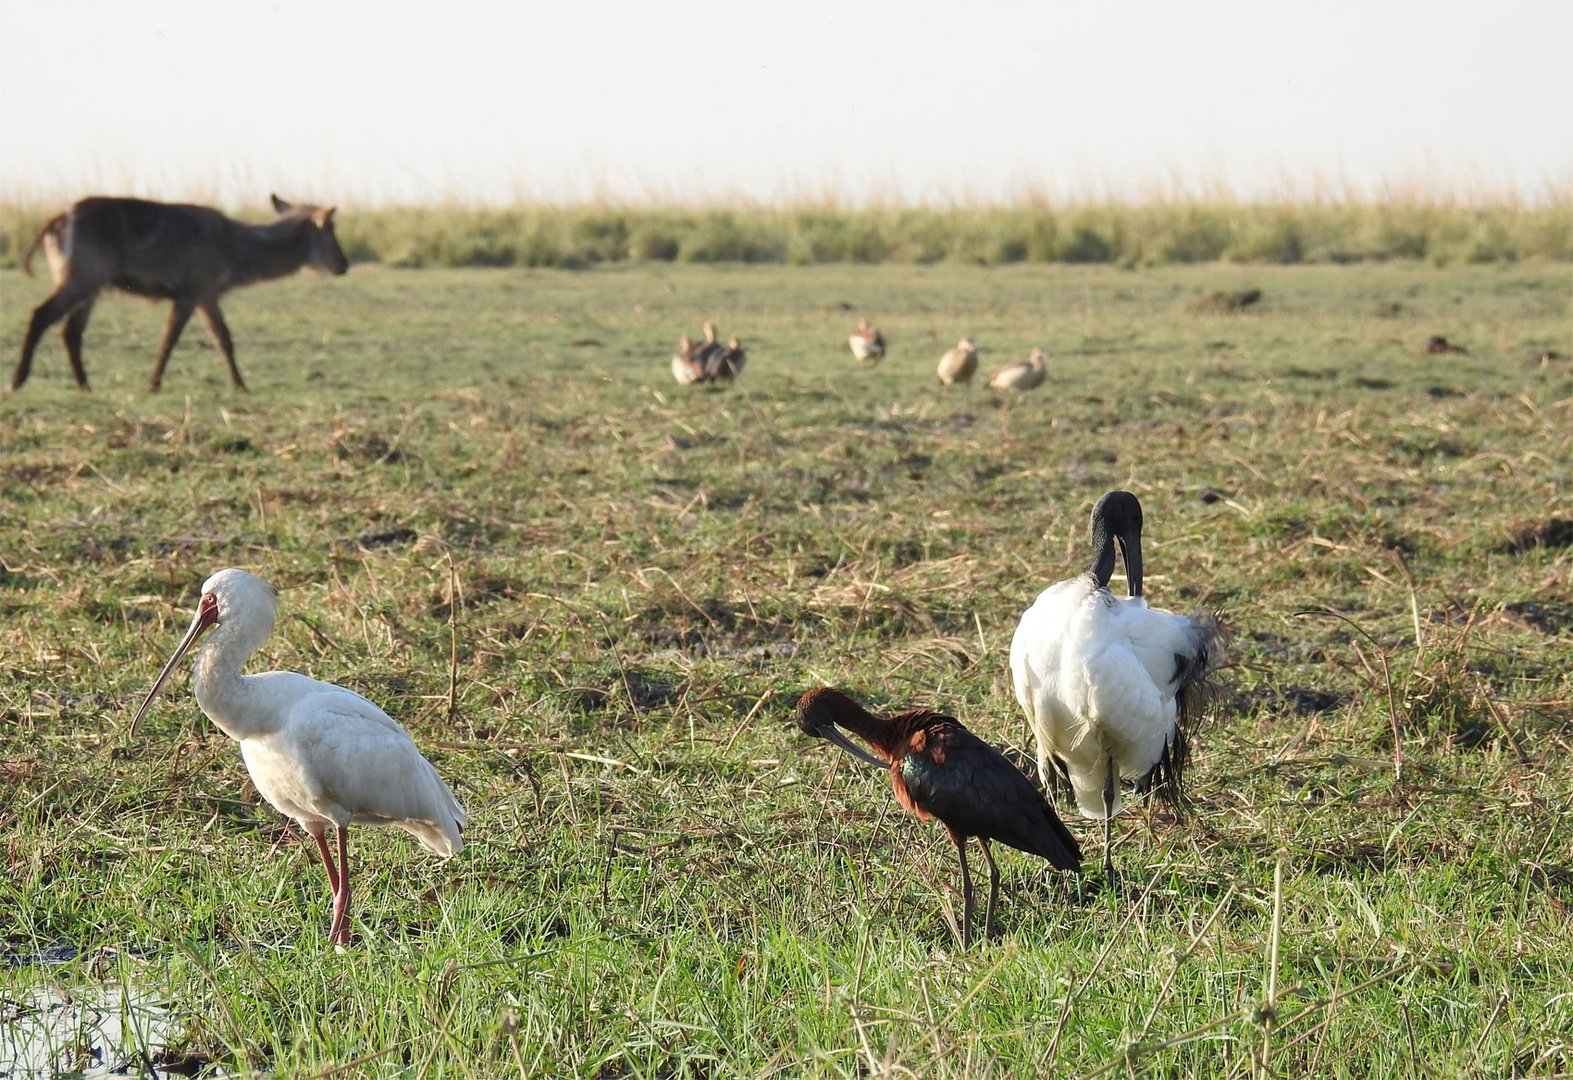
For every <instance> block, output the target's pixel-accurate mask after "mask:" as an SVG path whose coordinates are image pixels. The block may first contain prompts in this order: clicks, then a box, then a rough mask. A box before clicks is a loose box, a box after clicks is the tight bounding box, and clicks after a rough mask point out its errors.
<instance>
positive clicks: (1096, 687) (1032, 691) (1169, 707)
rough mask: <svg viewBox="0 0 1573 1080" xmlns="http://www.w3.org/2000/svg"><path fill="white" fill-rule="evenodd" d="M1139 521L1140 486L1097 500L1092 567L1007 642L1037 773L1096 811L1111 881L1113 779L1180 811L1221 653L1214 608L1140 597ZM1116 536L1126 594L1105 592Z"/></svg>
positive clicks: (1057, 588) (1116, 804) (1047, 596)
mask: <svg viewBox="0 0 1573 1080" xmlns="http://www.w3.org/2000/svg"><path fill="white" fill-rule="evenodd" d="M1141 531H1142V508H1141V503H1140V502H1138V501H1137V499H1136V496H1134V495H1132V494H1130V493H1129V492H1126V491H1111V492H1109V493H1108V494H1107V495H1104V496H1103V497H1102V498H1101V499H1099V500H1098V502H1097V504H1096V505H1095V506H1094V507H1093V508H1092V556H1093V558H1092V566H1091V567H1090V568H1089V569H1088V570H1087V571H1086V572H1085V573H1083V574H1079V575H1077V576H1076V577H1073V578H1068V579H1066V580H1065V581H1061V582H1058V583H1057V584H1054V585H1050V586H1049V587H1048V588H1047V589H1045V590H1044V591H1043V592H1042V593H1040V594H1039V595H1038V599H1037V600H1036V601H1035V602H1034V603H1033V605H1032V606H1031V607H1030V608H1028V609H1027V611H1026V613H1025V614H1023V615H1022V617H1021V623H1020V624H1019V625H1018V626H1017V627H1016V634H1015V637H1014V638H1013V639H1012V640H1011V644H1010V671H1011V677H1012V679H1013V681H1014V683H1015V689H1016V700H1017V701H1018V702H1019V703H1020V704H1021V707H1022V710H1023V711H1024V712H1026V714H1027V719H1028V721H1029V722H1030V723H1031V725H1032V729H1033V731H1034V732H1035V733H1036V734H1037V737H1038V775H1039V776H1040V777H1041V779H1042V780H1043V783H1044V786H1045V787H1046V788H1051V787H1063V786H1065V785H1066V784H1069V786H1070V788H1071V790H1072V792H1073V793H1074V795H1075V799H1076V806H1077V807H1078V808H1079V809H1080V810H1081V812H1082V814H1083V815H1084V816H1086V817H1090V818H1101V819H1102V820H1103V844H1104V848H1103V869H1104V874H1105V877H1106V878H1107V880H1108V881H1109V882H1110V883H1111V884H1112V883H1113V880H1114V855H1113V841H1112V821H1113V818H1114V815H1115V814H1116V813H1118V812H1119V810H1120V806H1121V801H1120V781H1121V780H1128V781H1133V782H1135V784H1136V786H1137V789H1138V790H1139V791H1146V790H1148V789H1150V788H1152V787H1153V786H1154V785H1156V786H1157V787H1158V791H1159V793H1160V794H1161V795H1163V796H1164V797H1165V799H1166V800H1167V801H1168V802H1169V803H1170V805H1171V806H1174V807H1175V808H1176V809H1178V807H1179V805H1180V803H1181V800H1182V799H1183V796H1184V793H1183V790H1182V787H1181V784H1182V781H1183V779H1184V772H1185V766H1186V762H1187V760H1188V758H1189V751H1190V735H1191V732H1192V729H1193V727H1194V725H1195V723H1196V722H1197V720H1198V719H1199V718H1200V715H1201V713H1202V711H1203V709H1204V708H1205V707H1206V705H1207V703H1208V701H1209V700H1210V699H1211V697H1212V695H1213V693H1214V689H1215V688H1214V685H1213V682H1212V679H1213V676H1214V674H1215V672H1216V670H1217V668H1218V666H1219V664H1220V663H1221V661H1222V658H1223V652H1224V638H1223V634H1222V632H1221V630H1220V629H1219V626H1218V617H1217V616H1216V615H1215V614H1213V613H1211V612H1198V613H1197V614H1194V615H1176V614H1174V613H1173V612H1169V611H1160V610H1158V609H1157V608H1149V607H1148V606H1147V600H1146V598H1145V597H1143V596H1142V555H1141ZM1116 543H1118V544H1119V546H1120V551H1121V553H1122V554H1123V555H1124V557H1125V579H1126V582H1127V584H1128V586H1129V588H1130V596H1129V597H1128V598H1121V597H1116V596H1115V595H1114V594H1113V593H1111V592H1110V591H1109V578H1110V577H1111V576H1112V575H1113V573H1114V548H1115V544H1116Z"/></svg>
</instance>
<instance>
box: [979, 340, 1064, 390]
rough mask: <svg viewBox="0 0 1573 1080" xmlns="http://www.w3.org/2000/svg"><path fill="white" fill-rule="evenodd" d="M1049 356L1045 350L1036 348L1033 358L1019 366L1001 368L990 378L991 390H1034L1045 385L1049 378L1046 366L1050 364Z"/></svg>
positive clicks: (1011, 365)
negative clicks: (1044, 382) (1045, 380)
mask: <svg viewBox="0 0 1573 1080" xmlns="http://www.w3.org/2000/svg"><path fill="white" fill-rule="evenodd" d="M1048 359H1049V354H1048V353H1047V352H1045V351H1043V349H1041V348H1038V347H1034V348H1033V350H1032V356H1031V357H1030V358H1028V359H1026V360H1023V361H1022V362H1021V363H1019V364H1010V365H1008V366H1006V367H1002V368H1000V369H999V370H998V371H996V372H995V373H994V374H992V375H990V376H989V389H991V390H1034V389H1036V388H1037V387H1040V386H1042V385H1043V381H1044V379H1046V378H1047V377H1048V371H1047V370H1046V369H1045V368H1044V365H1045V364H1046V363H1047V362H1048Z"/></svg>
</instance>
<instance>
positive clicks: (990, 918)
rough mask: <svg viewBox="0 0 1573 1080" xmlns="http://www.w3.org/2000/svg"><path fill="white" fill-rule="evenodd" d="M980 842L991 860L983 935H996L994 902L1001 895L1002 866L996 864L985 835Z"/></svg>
mask: <svg viewBox="0 0 1573 1080" xmlns="http://www.w3.org/2000/svg"><path fill="white" fill-rule="evenodd" d="M978 843H980V844H982V845H983V857H984V858H985V859H987V860H988V861H989V906H988V907H986V908H984V909H983V936H984V937H993V936H994V904H995V902H996V901H997V900H998V899H999V895H1000V868H999V867H998V866H995V865H994V853H993V852H991V851H990V850H989V842H988V840H987V839H985V838H984V837H981V836H980V837H978Z"/></svg>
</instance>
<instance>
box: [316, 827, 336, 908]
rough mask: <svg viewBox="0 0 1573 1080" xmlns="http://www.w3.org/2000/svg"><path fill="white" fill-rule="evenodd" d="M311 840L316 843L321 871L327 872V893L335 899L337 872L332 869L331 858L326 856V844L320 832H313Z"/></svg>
mask: <svg viewBox="0 0 1573 1080" xmlns="http://www.w3.org/2000/svg"><path fill="white" fill-rule="evenodd" d="M311 838H312V839H313V840H315V841H316V842H317V853H318V854H319V855H321V856H322V866H323V869H325V870H327V872H328V891H329V892H331V893H332V894H333V895H334V896H335V897H337V896H338V895H339V872H338V871H337V870H335V869H334V868H333V856H332V855H330V854H328V842H327V841H326V840H324V839H323V838H322V833H321V832H314V833H312V834H311Z"/></svg>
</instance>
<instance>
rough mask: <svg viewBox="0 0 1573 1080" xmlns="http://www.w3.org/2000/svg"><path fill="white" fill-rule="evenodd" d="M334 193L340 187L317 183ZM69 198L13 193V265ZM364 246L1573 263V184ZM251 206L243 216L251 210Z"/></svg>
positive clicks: (552, 254) (503, 261) (960, 211)
mask: <svg viewBox="0 0 1573 1080" xmlns="http://www.w3.org/2000/svg"><path fill="white" fill-rule="evenodd" d="M312 194H313V197H314V198H319V199H322V200H324V201H325V202H326V201H331V193H312ZM60 208H61V207H60V206H58V205H54V204H43V203H39V202H28V203H22V202H4V201H0V266H4V267H15V266H17V265H18V263H19V262H20V260H21V257H22V254H23V252H25V251H26V250H27V247H28V245H29V244H30V243H31V242H32V239H33V237H34V235H35V234H36V232H37V229H38V228H39V226H40V225H41V224H42V223H43V221H44V220H46V219H47V218H48V217H49V216H50V215H51V214H53V213H55V212H57V211H58V210H59V209H60ZM344 211H345V212H344V213H343V216H342V217H341V218H340V221H339V236H340V239H341V241H342V243H343V245H344V249H345V251H346V252H347V253H348V254H349V255H350V258H351V259H353V260H356V261H362V262H381V263H384V264H387V265H391V266H409V267H432V266H436V267H451V266H524V267H559V268H565V269H577V268H583V267H588V266H594V265H597V264H600V263H621V262H683V263H716V262H751V263H778V264H788V265H809V264H818V263H908V264H914V263H940V262H945V263H961V264H979V265H986V266H997V265H1005V264H1010V263H1110V264H1115V265H1122V266H1133V267H1134V266H1162V265H1167V264H1172V263H1201V262H1239V263H1283V264H1287V263H1346V262H1367V261H1380V260H1389V259H1426V260H1430V261H1433V262H1436V263H1443V264H1452V263H1490V262H1512V261H1515V260H1519V259H1548V260H1559V261H1569V260H1573V190H1569V191H1566V192H1559V193H1557V195H1556V196H1555V197H1553V198H1549V199H1546V200H1544V201H1541V202H1537V203H1535V204H1533V205H1523V204H1518V203H1515V202H1513V201H1511V200H1503V201H1500V202H1496V203H1471V202H1465V201H1457V200H1450V199H1445V198H1433V197H1426V196H1421V197H1414V198H1409V197H1401V198H1398V199H1394V200H1390V201H1339V200H1310V201H1304V200H1294V199H1286V200H1284V201H1281V202H1273V203H1262V202H1246V201H1233V200H1228V199H1220V200H1161V201H1154V202H1148V203H1120V202H1112V201H1111V202H1102V203H1087V204H1076V205H1064V206H1060V205H1052V204H1050V203H1048V202H1047V201H1043V200H1025V201H1022V202H1019V203H1016V204H1012V205H1001V206H982V205H979V206H966V205H957V206H952V207H896V206H870V207H848V206H843V205H837V204H835V203H834V202H825V203H819V204H812V203H805V204H800V205H795V206H786V207H779V206H767V205H760V204H751V203H747V202H742V201H734V202H729V203H723V204H712V205H694V206H686V205H675V204H674V205H670V206H658V205H647V206H627V205H621V206H620V205H615V204H610V203H608V204H596V203H581V204H569V205H556V204H548V203H519V204H517V205H513V206H507V207H499V208H489V207H479V206H464V205H434V206H384V207H376V208H366V209H357V208H355V207H354V206H353V205H350V206H345V207H344ZM242 216H244V214H242Z"/></svg>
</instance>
